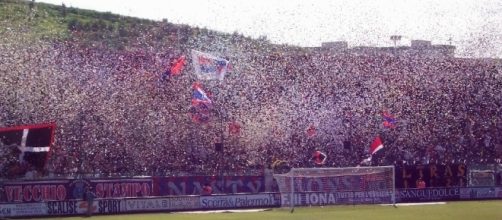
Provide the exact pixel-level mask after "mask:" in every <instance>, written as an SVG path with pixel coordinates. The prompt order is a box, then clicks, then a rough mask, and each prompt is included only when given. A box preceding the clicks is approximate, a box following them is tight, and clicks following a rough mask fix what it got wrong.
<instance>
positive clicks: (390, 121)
mask: <svg viewBox="0 0 502 220" xmlns="http://www.w3.org/2000/svg"><path fill="white" fill-rule="evenodd" d="M382 117H383V120H384V121H383V126H384V127H386V128H395V127H396V118H395V117H394V116H393V115H391V114H390V113H388V112H383V113H382Z"/></svg>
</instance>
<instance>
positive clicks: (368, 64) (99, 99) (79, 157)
mask: <svg viewBox="0 0 502 220" xmlns="http://www.w3.org/2000/svg"><path fill="white" fill-rule="evenodd" d="M179 28H180V29H181V28H182V27H179ZM175 33H178V34H180V33H181V35H182V36H180V35H172V36H174V37H172V36H171V38H169V39H170V40H166V41H165V42H164V43H163V44H159V42H158V40H157V39H156V38H154V37H152V36H150V35H149V33H147V32H145V33H140V34H139V37H137V38H136V39H135V41H134V42H132V43H131V44H130V46H129V47H127V48H123V49H117V48H111V47H107V46H104V45H94V46H92V45H83V44H81V43H80V42H79V41H78V38H75V39H77V40H67V41H38V42H37V43H32V44H24V43H22V42H19V41H14V39H16V38H15V37H12V36H11V37H8V38H5V39H2V40H1V44H0V50H1V51H2V53H0V93H1V94H3V95H2V96H0V127H6V126H13V125H19V124H36V123H40V122H51V121H53V122H55V123H56V124H57V128H56V135H55V140H56V141H55V144H54V146H53V147H52V150H51V155H50V158H49V160H48V162H47V166H46V169H45V171H44V172H39V173H38V174H35V176H47V175H51V176H52V175H67V176H72V175H78V174H83V173H84V174H85V173H92V174H97V175H102V176H108V175H172V174H184V173H186V174H209V175H210V174H220V173H222V172H230V173H246V172H250V171H253V170H261V169H262V168H263V167H267V166H270V165H272V164H277V163H274V162H277V161H283V162H284V164H287V165H288V166H293V167H309V166H313V165H312V164H311V163H310V161H309V158H310V156H311V154H312V152H314V151H316V150H320V151H322V152H324V153H325V154H326V155H327V160H326V164H325V165H324V166H327V167H341V166H357V165H358V164H359V163H360V162H361V160H362V159H363V158H366V157H367V156H368V146H369V144H370V143H371V141H372V140H373V138H375V136H377V135H380V136H381V137H382V140H383V142H384V151H383V152H382V154H381V156H379V157H376V156H375V158H374V161H373V163H374V164H394V163H397V164H403V163H406V164H416V163H423V164H426V163H494V162H499V163H500V158H502V133H501V132H502V110H501V109H502V95H501V94H502V93H501V92H500V91H502V72H501V70H502V69H501V65H500V61H497V60H489V59H462V58H434V57H403V56H393V55H390V54H380V55H364V54H351V53H322V52H311V51H308V50H306V49H302V48H295V47H287V46H280V45H272V44H269V43H267V42H266V41H258V40H249V39H247V38H243V37H240V36H235V35H218V34H215V33H214V32H200V31H195V29H186V30H185V29H184V30H183V31H181V32H180V31H178V32H175ZM5 34H6V35H8V34H11V35H15V34H16V32H15V30H13V31H12V32H11V33H7V32H6V33H5ZM9 39H11V40H9ZM180 39H182V40H180ZM190 49H197V50H200V51H206V52H210V53H214V54H216V55H219V56H223V57H228V58H229V59H230V61H231V63H232V67H233V68H232V71H230V72H229V73H227V75H226V77H225V79H224V80H223V81H203V80H199V79H197V77H196V76H195V75H194V74H193V68H192V66H191V64H190V60H189V62H188V64H187V65H186V66H185V69H184V71H183V72H182V74H181V75H179V76H173V77H171V78H169V79H167V80H160V75H161V74H162V73H163V72H164V70H165V69H166V68H168V66H169V62H170V60H172V59H175V58H177V57H179V56H181V55H186V56H187V57H189V55H190ZM497 62H498V63H497ZM196 81H200V82H201V83H202V84H203V85H204V88H205V89H206V90H207V92H208V93H209V97H210V98H211V99H212V100H213V101H214V103H215V106H216V108H215V110H214V112H212V113H211V120H210V121H209V122H207V123H197V122H194V121H192V120H191V117H190V103H191V102H190V100H191V95H192V90H191V85H192V83H194V82H196ZM382 112H389V113H391V114H392V115H394V117H395V118H396V127H395V128H385V127H384V126H382V121H383V119H382V116H381V115H382ZM232 122H235V123H237V124H238V125H239V129H237V130H234V131H232V132H229V131H228V126H229V124H230V123H232ZM309 128H313V132H307V130H308V129H309ZM221 141H222V142H223V146H224V147H223V151H221V152H220V151H217V150H215V147H214V144H215V143H218V142H221ZM9 169H11V168H9ZM19 169H20V168H19V167H18V168H16V169H11V170H8V171H5V172H2V173H3V174H6V175H8V177H17V176H16V175H17V174H16V172H17V170H19ZM22 169H24V170H29V169H30V168H22Z"/></svg>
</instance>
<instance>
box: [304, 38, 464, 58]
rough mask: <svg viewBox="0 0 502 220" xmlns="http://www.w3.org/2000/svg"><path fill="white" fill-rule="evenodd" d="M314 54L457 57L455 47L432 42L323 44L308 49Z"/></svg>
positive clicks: (335, 42)
mask: <svg viewBox="0 0 502 220" xmlns="http://www.w3.org/2000/svg"><path fill="white" fill-rule="evenodd" d="M306 49H309V50H310V51H312V52H318V53H327V54H339V53H349V54H356V55H380V54H386V55H396V56H413V57H455V46H452V45H442V44H436V45H433V44H431V42H430V41H425V40H412V41H411V45H410V46H396V47H370V46H357V47H351V48H349V46H348V43H347V41H333V42H323V43H322V45H321V46H320V47H310V48H306Z"/></svg>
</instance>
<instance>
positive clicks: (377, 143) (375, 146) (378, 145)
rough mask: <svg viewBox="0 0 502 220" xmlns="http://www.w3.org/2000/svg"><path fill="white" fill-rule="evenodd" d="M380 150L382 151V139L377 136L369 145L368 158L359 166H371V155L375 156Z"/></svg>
mask: <svg viewBox="0 0 502 220" xmlns="http://www.w3.org/2000/svg"><path fill="white" fill-rule="evenodd" d="M381 149H383V143H382V139H381V138H380V136H377V137H376V138H375V139H374V140H373V143H371V145H370V156H369V157H368V158H365V159H363V160H362V161H361V163H360V165H366V166H369V165H371V159H372V157H373V154H376V152H378V151H379V150H381Z"/></svg>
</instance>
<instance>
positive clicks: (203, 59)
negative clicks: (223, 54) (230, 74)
mask: <svg viewBox="0 0 502 220" xmlns="http://www.w3.org/2000/svg"><path fill="white" fill-rule="evenodd" d="M192 60H193V61H192V62H193V67H194V70H195V74H196V75H197V76H198V77H199V78H200V79H219V80H223V78H224V77H225V73H227V71H229V67H230V62H229V61H228V60H226V59H223V58H220V57H217V56H214V55H212V54H209V53H204V52H200V51H197V50H192Z"/></svg>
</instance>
